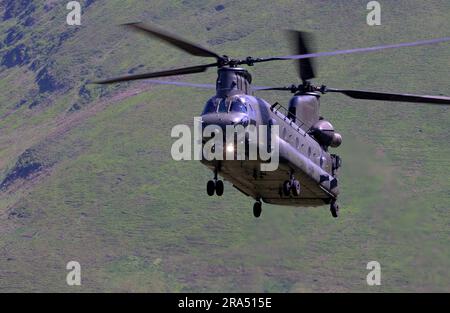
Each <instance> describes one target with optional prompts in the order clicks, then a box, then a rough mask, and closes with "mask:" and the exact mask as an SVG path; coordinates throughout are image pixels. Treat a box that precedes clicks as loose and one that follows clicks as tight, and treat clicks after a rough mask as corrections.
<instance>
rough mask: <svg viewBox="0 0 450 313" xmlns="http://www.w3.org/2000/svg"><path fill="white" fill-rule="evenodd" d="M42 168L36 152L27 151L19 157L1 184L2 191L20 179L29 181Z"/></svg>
mask: <svg viewBox="0 0 450 313" xmlns="http://www.w3.org/2000/svg"><path fill="white" fill-rule="evenodd" d="M42 168H43V165H42V163H41V162H40V161H39V160H38V157H37V156H36V154H35V151H34V150H32V149H27V150H25V152H24V153H22V154H21V155H20V156H19V158H18V160H17V162H16V164H15V166H14V167H13V168H12V169H11V170H10V171H9V172H8V174H7V175H6V177H5V179H4V180H3V181H2V182H1V183H0V190H6V189H7V188H8V187H9V186H10V185H12V184H14V183H15V182H16V181H17V180H19V179H28V178H29V177H30V176H32V175H33V174H35V173H37V172H39V171H41V170H42Z"/></svg>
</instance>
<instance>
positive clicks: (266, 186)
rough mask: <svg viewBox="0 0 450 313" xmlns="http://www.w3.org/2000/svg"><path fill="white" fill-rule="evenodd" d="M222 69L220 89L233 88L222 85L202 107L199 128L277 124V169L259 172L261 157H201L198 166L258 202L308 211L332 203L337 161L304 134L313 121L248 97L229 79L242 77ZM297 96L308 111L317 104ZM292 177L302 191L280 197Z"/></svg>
mask: <svg viewBox="0 0 450 313" xmlns="http://www.w3.org/2000/svg"><path fill="white" fill-rule="evenodd" d="M238 70H239V69H238ZM225 71H226V75H227V77H226V79H223V77H222V78H221V75H220V70H219V79H218V85H219V84H221V83H223V82H225V81H226V82H227V84H228V85H231V86H233V87H234V88H230V89H228V90H227V89H226V88H223V85H222V86H218V88H217V90H218V93H217V95H216V96H214V97H213V98H211V99H210V100H209V101H208V103H207V104H206V106H205V109H204V111H203V114H202V126H203V127H206V126H208V125H215V126H218V127H220V128H222V129H225V128H226V126H227V125H237V124H241V125H243V126H244V127H245V126H247V125H255V126H260V125H266V126H269V127H272V126H273V125H277V126H278V130H279V132H278V133H279V135H278V136H275V137H276V138H270V140H271V141H272V142H273V143H275V144H277V145H278V152H279V163H278V167H277V168H276V169H275V170H273V171H261V167H260V165H261V163H264V162H266V161H263V160H261V159H259V158H258V159H257V160H251V159H249V158H245V159H243V160H227V159H223V160H206V159H202V161H201V162H202V163H203V164H204V165H206V166H207V167H208V168H210V169H211V170H212V171H214V172H215V173H216V174H218V175H220V176H222V177H223V178H224V179H225V180H227V181H229V182H230V183H232V184H233V186H234V187H235V188H236V189H238V190H239V191H241V192H242V193H244V194H245V195H247V196H250V197H252V198H254V199H256V200H258V201H259V200H262V201H264V202H266V203H270V204H280V205H290V206H303V207H308V206H321V205H324V204H329V203H330V202H331V201H332V200H335V199H336V198H337V196H338V194H339V189H338V183H337V177H336V176H337V167H338V166H336V160H335V158H336V157H335V156H334V155H331V154H330V153H329V152H328V151H327V150H326V149H324V147H323V146H321V145H320V143H319V142H318V141H316V139H315V138H314V137H313V136H311V135H310V134H308V132H307V130H308V128H310V126H311V125H309V124H312V123H313V122H314V121H309V123H304V122H302V121H301V120H300V119H299V118H298V115H297V118H296V117H294V115H293V114H292V112H289V111H288V112H286V113H284V112H282V110H281V106H279V105H270V104H269V103H268V102H266V101H265V100H263V99H261V98H258V97H255V96H253V95H250V94H248V91H249V90H250V89H249V88H248V87H246V88H238V83H233V82H235V81H233V79H235V78H236V77H237V78H238V79H240V77H241V76H240V75H234V74H233V76H232V77H230V70H229V69H226V70H225ZM240 85H241V86H244V85H243V84H240ZM220 87H222V88H220ZM243 89H244V90H243ZM224 90H225V92H224ZM302 97H304V98H303V99H302ZM297 98H298V99H297V100H296V101H297V102H302V101H303V102H304V101H306V102H308V105H310V107H314V106H315V107H317V108H318V106H319V96H318V95H311V94H308V95H304V96H297ZM300 113H301V112H300ZM314 114H316V113H314ZM317 119H318V115H317ZM259 135H261V134H258V136H259ZM204 143H205V142H204ZM224 144H226V143H224ZM247 146H248V145H247ZM294 177H295V180H297V181H298V182H299V183H300V186H301V188H300V190H301V191H300V193H298V194H295V193H293V194H292V193H290V194H286V193H284V192H283V184H285V183H286V181H289V180H292V179H293V178H294Z"/></svg>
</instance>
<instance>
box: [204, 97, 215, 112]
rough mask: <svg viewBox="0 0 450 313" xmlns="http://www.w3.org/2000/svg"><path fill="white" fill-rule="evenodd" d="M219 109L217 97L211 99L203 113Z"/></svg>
mask: <svg viewBox="0 0 450 313" xmlns="http://www.w3.org/2000/svg"><path fill="white" fill-rule="evenodd" d="M216 111H217V99H210V100H209V101H208V102H207V103H206V105H205V109H204V110H203V113H202V114H208V113H215V112H216Z"/></svg>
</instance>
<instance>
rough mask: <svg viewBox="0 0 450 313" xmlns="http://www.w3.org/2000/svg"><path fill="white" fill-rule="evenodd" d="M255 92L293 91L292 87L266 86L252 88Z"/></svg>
mask: <svg viewBox="0 0 450 313" xmlns="http://www.w3.org/2000/svg"><path fill="white" fill-rule="evenodd" d="M252 89H253V90H257V91H274V90H275V91H291V90H292V87H264V86H252Z"/></svg>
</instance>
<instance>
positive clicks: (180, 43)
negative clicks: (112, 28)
mask: <svg viewBox="0 0 450 313" xmlns="http://www.w3.org/2000/svg"><path fill="white" fill-rule="evenodd" d="M123 26H126V27H129V28H131V29H134V30H137V31H140V32H143V33H145V34H147V35H152V36H155V37H157V38H159V39H161V40H163V41H165V42H167V43H169V44H171V45H173V46H175V47H177V48H179V49H181V50H183V51H186V52H188V53H190V54H192V55H195V56H200V57H213V58H216V59H220V58H221V57H220V56H219V55H218V54H217V53H215V52H213V51H211V50H208V49H206V48H203V47H202V46H200V45H198V44H196V43H193V42H190V41H187V40H185V39H183V38H181V37H179V36H176V35H173V34H170V33H168V32H166V31H164V30H161V29H158V28H156V27H154V26H150V25H147V24H144V23H128V24H123Z"/></svg>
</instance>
